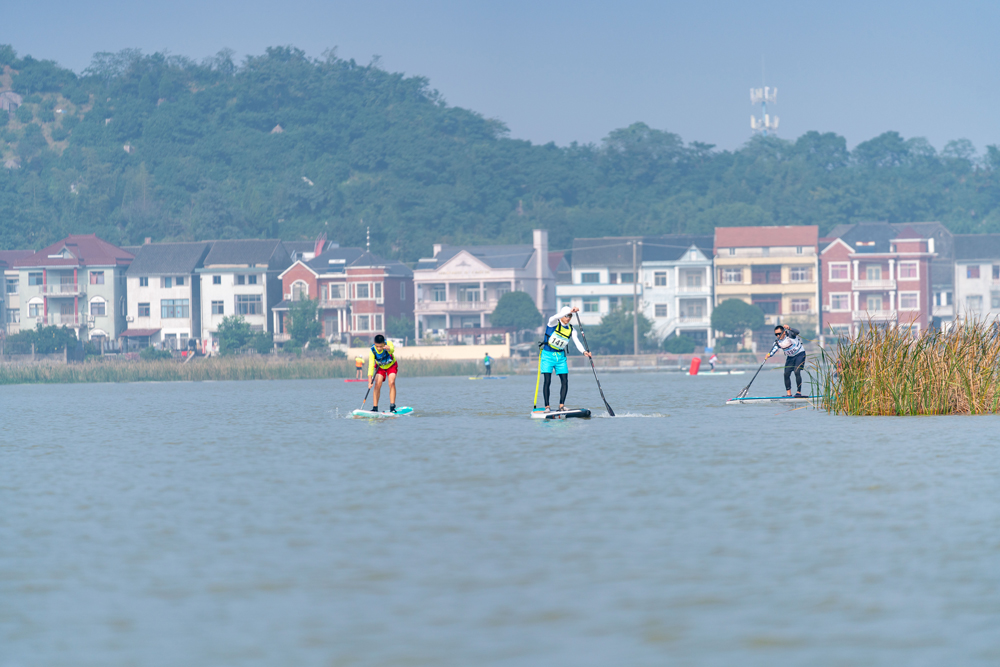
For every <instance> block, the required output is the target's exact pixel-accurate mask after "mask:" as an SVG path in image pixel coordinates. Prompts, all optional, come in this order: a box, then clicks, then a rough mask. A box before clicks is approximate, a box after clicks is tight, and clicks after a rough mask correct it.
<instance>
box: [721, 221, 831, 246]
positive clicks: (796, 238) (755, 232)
mask: <svg viewBox="0 0 1000 667" xmlns="http://www.w3.org/2000/svg"><path fill="white" fill-rule="evenodd" d="M818 243H819V227H817V226H816V225H786V226H783V227H780V226H777V225H772V226H766V227H716V228H715V248H716V249H718V248H761V247H764V246H786V247H787V246H814V247H815V246H816V245H817V244H818Z"/></svg>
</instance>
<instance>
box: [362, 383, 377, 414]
mask: <svg viewBox="0 0 1000 667" xmlns="http://www.w3.org/2000/svg"><path fill="white" fill-rule="evenodd" d="M375 377H378V376H375ZM375 377H373V378H372V383H371V384H370V385H368V391H366V392H365V400H363V401H361V409H362V410H364V409H365V403H367V402H368V394H370V393H372V387H374V386H375Z"/></svg>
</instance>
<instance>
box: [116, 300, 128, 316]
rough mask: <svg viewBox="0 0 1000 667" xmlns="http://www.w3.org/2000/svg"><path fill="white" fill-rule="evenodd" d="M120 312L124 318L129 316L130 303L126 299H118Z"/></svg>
mask: <svg viewBox="0 0 1000 667" xmlns="http://www.w3.org/2000/svg"><path fill="white" fill-rule="evenodd" d="M118 312H120V313H121V316H122V317H125V316H126V315H128V302H126V301H125V297H123V296H120V297H118Z"/></svg>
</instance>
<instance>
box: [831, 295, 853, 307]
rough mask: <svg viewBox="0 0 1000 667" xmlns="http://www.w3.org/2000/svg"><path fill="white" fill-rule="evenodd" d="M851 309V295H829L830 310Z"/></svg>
mask: <svg viewBox="0 0 1000 667" xmlns="http://www.w3.org/2000/svg"><path fill="white" fill-rule="evenodd" d="M850 309H851V295H850V294H846V293H845V294H831V295H830V310H850Z"/></svg>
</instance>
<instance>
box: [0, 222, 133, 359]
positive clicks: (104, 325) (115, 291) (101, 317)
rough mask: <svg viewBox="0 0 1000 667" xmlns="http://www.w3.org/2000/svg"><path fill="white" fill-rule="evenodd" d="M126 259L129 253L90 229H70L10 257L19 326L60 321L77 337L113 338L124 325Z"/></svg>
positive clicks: (127, 264) (115, 338) (50, 323)
mask: <svg viewBox="0 0 1000 667" xmlns="http://www.w3.org/2000/svg"><path fill="white" fill-rule="evenodd" d="M131 263H132V255H131V254H130V253H127V252H125V251H124V250H122V249H121V248H119V247H117V246H115V245H112V244H111V243H108V242H107V241H104V240H102V239H99V238H97V236H96V235H95V234H86V235H85V234H73V235H70V236H67V237H66V238H64V239H62V240H61V241H57V242H56V243H53V244H52V245H50V246H48V247H47V248H42V249H41V250H39V251H38V252H36V253H33V254H31V255H28V256H26V257H22V258H21V259H17V260H15V261H14V262H13V265H14V267H15V268H16V269H17V271H18V283H19V284H18V291H19V296H20V301H21V326H34V325H35V324H42V325H54V326H66V327H69V328H71V329H73V330H74V331H75V332H76V335H77V338H79V339H80V340H97V339H102V340H104V341H111V340H117V339H118V337H119V336H120V335H121V333H122V332H124V331H125V329H126V321H125V309H126V286H125V271H126V269H128V266H129V264H131Z"/></svg>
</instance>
